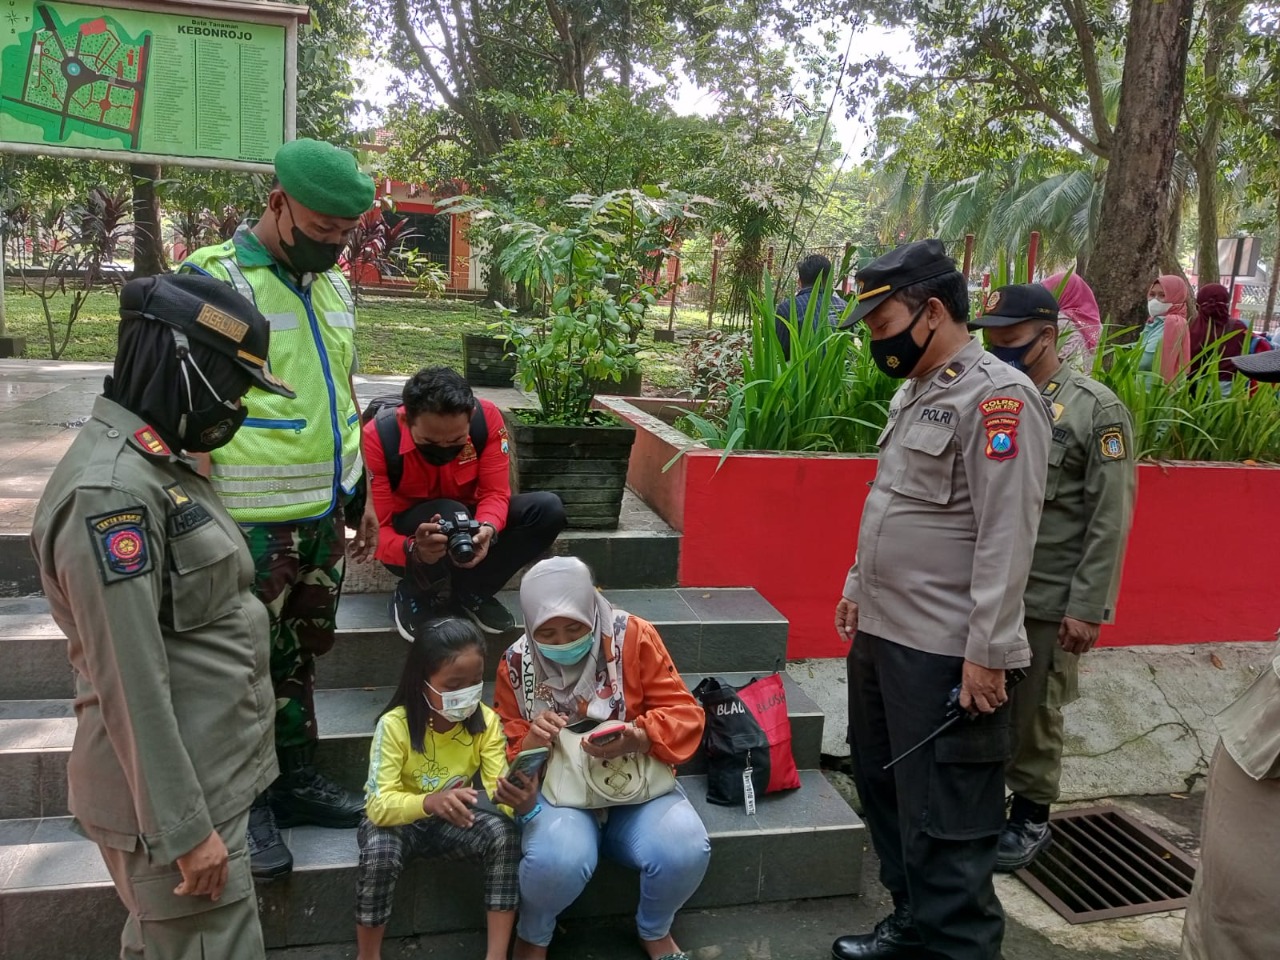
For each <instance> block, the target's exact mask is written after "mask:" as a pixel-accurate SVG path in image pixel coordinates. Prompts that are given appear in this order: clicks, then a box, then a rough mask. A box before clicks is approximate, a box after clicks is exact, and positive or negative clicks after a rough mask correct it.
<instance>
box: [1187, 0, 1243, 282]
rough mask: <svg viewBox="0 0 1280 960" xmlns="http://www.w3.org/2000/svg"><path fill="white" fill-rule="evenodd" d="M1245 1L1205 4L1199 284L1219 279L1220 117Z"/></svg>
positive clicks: (1198, 151)
mask: <svg viewBox="0 0 1280 960" xmlns="http://www.w3.org/2000/svg"><path fill="white" fill-rule="evenodd" d="M1243 11H1244V0H1210V2H1208V3H1206V4H1205V8H1204V12H1205V20H1206V30H1205V46H1204V86H1205V105H1204V107H1205V112H1204V122H1203V123H1202V124H1201V128H1200V130H1199V131H1198V132H1199V136H1200V142H1199V144H1198V145H1197V147H1196V151H1195V155H1194V157H1193V158H1192V162H1193V164H1194V165H1195V171H1196V185H1197V187H1198V190H1199V197H1198V202H1197V207H1198V210H1199V216H1200V236H1199V238H1198V239H1199V243H1198V245H1197V248H1196V250H1197V252H1196V273H1197V274H1198V275H1199V278H1200V283H1202V284H1203V283H1217V282H1218V225H1219V224H1218V196H1219V192H1220V184H1221V178H1220V176H1219V174H1218V152H1219V145H1220V141H1221V140H1222V118H1223V114H1224V113H1225V111H1226V106H1227V103H1226V97H1227V93H1228V92H1229V90H1230V87H1231V73H1232V66H1233V64H1232V60H1231V50H1230V46H1231V35H1232V34H1233V33H1234V32H1235V31H1236V29H1237V27H1238V26H1239V24H1240V15H1241V14H1242V13H1243Z"/></svg>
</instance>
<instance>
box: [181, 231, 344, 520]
mask: <svg viewBox="0 0 1280 960" xmlns="http://www.w3.org/2000/svg"><path fill="white" fill-rule="evenodd" d="M189 263H190V264H191V265H192V266H193V267H196V268H198V269H202V270H205V271H206V272H210V273H211V274H212V275H213V276H215V277H218V278H219V279H224V280H225V281H226V282H228V283H229V284H230V285H231V286H232V287H233V288H235V290H236V291H237V292H238V293H240V294H241V295H242V296H244V297H246V299H249V300H251V301H252V302H253V303H254V304H256V306H257V307H258V309H259V310H260V311H261V312H262V313H263V315H264V316H266V317H267V318H268V319H269V321H270V323H271V349H270V354H269V358H268V359H269V364H270V368H271V371H272V372H273V373H274V374H275V375H276V376H277V377H279V378H280V379H282V380H284V381H286V382H288V383H289V384H290V385H291V386H292V387H293V388H294V391H295V392H296V393H297V395H298V396H297V399H296V400H286V399H284V398H283V397H277V396H276V395H275V394H272V393H268V392H267V391H264V390H257V389H253V390H250V391H249V393H248V394H247V395H246V396H245V401H244V402H245V405H246V406H247V407H248V408H249V419H248V420H246V421H245V424H244V426H242V427H241V428H240V430H239V431H237V433H236V435H235V437H233V438H232V440H231V442H230V443H229V444H227V445H226V446H225V447H220V448H219V449H217V450H215V451H214V452H213V454H212V459H213V469H212V473H211V477H210V479H211V480H212V482H213V486H214V489H215V490H217V492H218V495H219V496H220V497H221V498H222V501H223V503H224V504H225V505H226V507H227V509H228V510H229V511H230V512H231V515H232V516H233V517H234V518H235V519H236V521H237V522H239V523H245V524H252V523H287V522H291V521H301V520H312V519H317V518H320V517H323V516H326V515H327V514H329V513H330V512H331V511H332V510H334V509H335V508H336V507H337V506H338V505H339V504H340V502H341V499H342V496H343V494H344V493H350V492H351V491H352V490H353V489H354V487H355V485H356V482H357V481H358V480H359V479H360V474H361V471H362V470H363V462H362V460H361V457H360V420H359V414H358V412H357V410H356V404H355V399H354V397H353V396H352V395H351V389H350V385H349V384H350V380H349V377H350V371H351V368H352V365H353V364H354V361H355V310H354V304H353V303H352V302H351V293H350V290H348V289H347V287H346V284H345V282H344V281H343V278H342V277H341V275H337V271H336V270H334V271H330V272H327V273H325V274H322V275H320V276H318V277H316V279H315V280H314V281H313V283H312V284H311V287H310V288H309V290H307V291H305V292H304V291H301V290H298V289H296V288H294V287H293V286H292V284H291V283H289V282H288V281H287V280H283V279H281V278H280V277H279V276H277V274H276V272H275V270H274V269H273V268H271V267H269V266H262V267H245V266H241V265H240V263H238V262H237V261H236V259H235V247H234V244H232V243H225V244H221V245H219V246H216V247H206V248H204V249H201V250H197V251H195V252H194V253H193V254H192V255H191V257H190V260H189Z"/></svg>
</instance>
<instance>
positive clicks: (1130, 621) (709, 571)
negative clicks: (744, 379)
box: [611, 404, 1280, 659]
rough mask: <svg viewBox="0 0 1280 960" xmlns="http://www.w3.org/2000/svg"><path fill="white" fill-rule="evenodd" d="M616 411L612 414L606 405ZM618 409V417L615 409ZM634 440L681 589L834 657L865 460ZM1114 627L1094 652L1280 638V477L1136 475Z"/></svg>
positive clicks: (646, 423) (1232, 472)
mask: <svg viewBox="0 0 1280 960" xmlns="http://www.w3.org/2000/svg"><path fill="white" fill-rule="evenodd" d="M611 405H612V404H611ZM615 409H616V408H615ZM619 412H622V413H623V414H624V415H626V416H627V417H628V419H631V420H633V421H635V422H636V424H637V427H639V429H638V431H637V434H636V444H635V448H634V449H633V451H632V454H631V466H630V470H629V473H628V477H627V479H628V483H629V484H630V485H631V486H632V488H633V489H635V491H636V492H637V493H638V494H639V495H640V496H641V497H643V498H644V500H645V501H646V502H647V503H649V504H650V505H652V506H653V507H654V509H655V510H657V511H658V513H660V514H661V515H662V516H663V517H664V518H665V519H666V520H667V522H668V523H670V524H671V525H672V526H674V527H675V528H676V529H678V530H681V531H682V532H683V534H684V539H683V541H682V543H681V548H680V583H681V584H682V585H683V586H692V587H742V586H750V587H755V588H756V589H757V590H758V591H760V593H761V594H762V595H763V596H764V597H765V599H767V600H768V601H769V602H770V603H772V604H773V605H774V606H775V607H777V608H778V609H779V610H780V611H781V612H782V613H783V614H784V615H785V616H786V617H787V619H788V620H789V621H790V622H791V633H790V636H791V640H790V644H789V647H788V654H789V656H790V657H792V658H793V659H794V658H800V657H833V656H842V655H843V654H844V653H845V650H846V649H847V648H846V647H845V645H844V644H843V643H841V642H840V641H839V640H838V639H837V638H836V635H835V630H834V628H833V626H832V620H833V616H834V611H835V605H836V601H837V600H838V599H839V597H840V590H841V588H842V587H843V586H844V578H845V573H846V572H847V571H848V569H849V564H850V563H852V561H853V556H854V551H855V548H856V540H857V531H858V523H859V520H860V519H861V516H862V507H863V504H864V503H865V502H866V497H867V491H868V484H869V483H870V482H871V480H872V479H873V478H874V477H875V469H876V461H875V459H874V458H870V457H845V456H831V455H810V456H806V455H795V454H787V455H781V454H767V453H762V454H735V455H734V456H732V457H730V458H728V459H727V460H726V461H725V463H724V465H723V467H721V468H720V470H719V471H717V470H716V465H717V464H718V463H719V461H720V454H719V453H716V452H711V451H705V450H697V451H690V452H689V453H688V454H686V455H685V456H684V457H683V458H681V460H679V461H678V462H677V464H676V465H675V466H674V467H672V469H671V470H669V471H668V472H666V473H663V472H662V467H663V465H664V464H665V463H667V462H668V461H669V460H670V459H671V458H672V457H673V456H674V455H675V454H676V452H678V451H679V450H680V449H681V448H682V447H683V446H684V443H685V441H682V439H681V437H680V435H679V434H677V433H676V432H675V431H673V430H672V429H671V428H669V427H667V426H666V425H665V424H663V423H662V422H661V421H659V420H657V419H656V418H654V417H651V416H648V415H646V414H643V413H639V412H638V411H635V412H634V413H628V412H627V411H625V410H620V411H619ZM1138 469H1139V473H1138V503H1137V508H1136V512H1135V516H1134V526H1133V533H1132V535H1131V536H1130V538H1129V550H1128V554H1127V556H1126V559H1125V568H1124V577H1123V579H1122V581H1121V588H1120V600H1119V603H1118V606H1117V614H1118V615H1117V620H1116V623H1115V625H1114V626H1110V627H1104V628H1103V632H1102V643H1103V644H1104V645H1110V646H1128V645H1134V644H1176V643H1205V642H1210V641H1240V640H1258V641H1262V640H1270V639H1272V638H1274V637H1275V635H1276V629H1277V627H1280V603H1277V600H1276V596H1275V593H1274V588H1273V586H1272V583H1271V573H1272V563H1271V557H1272V556H1273V551H1272V550H1271V549H1269V544H1268V543H1267V541H1266V538H1267V524H1266V521H1265V520H1264V519H1261V518H1264V517H1266V516H1267V515H1268V513H1269V512H1270V511H1271V510H1272V509H1274V505H1276V504H1280V468H1276V467H1262V466H1243V465H1236V464H1230V465H1227V464H1221V465H1219V464H1172V465H1164V466H1158V465H1153V464H1143V465H1141V466H1140V467H1139V468H1138Z"/></svg>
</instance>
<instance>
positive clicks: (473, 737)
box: [364, 704, 507, 827]
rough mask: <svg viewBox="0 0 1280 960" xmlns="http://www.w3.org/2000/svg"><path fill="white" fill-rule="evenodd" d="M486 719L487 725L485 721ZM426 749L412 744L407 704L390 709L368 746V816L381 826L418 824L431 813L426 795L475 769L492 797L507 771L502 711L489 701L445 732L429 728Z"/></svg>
mask: <svg viewBox="0 0 1280 960" xmlns="http://www.w3.org/2000/svg"><path fill="white" fill-rule="evenodd" d="M482 724H483V726H482ZM423 747H424V748H425V752H424V753H419V752H418V751H416V750H414V749H413V746H412V744H411V743H410V741H409V724H408V721H407V719H406V717H405V712H404V707H396V708H395V709H394V710H391V711H390V712H388V713H387V714H385V715H384V716H383V717H382V718H381V719H380V720H379V721H378V726H377V728H376V729H375V730H374V732H373V743H372V744H371V745H370V747H369V779H368V781H367V782H366V783H365V787H364V794H365V801H366V802H365V815H366V816H368V818H369V819H370V820H372V821H373V822H374V823H375V824H377V825H378V826H380V827H394V826H400V825H401V824H406V823H413V822H414V821H415V820H421V819H422V818H423V817H425V816H426V814H425V813H423V812H422V798H423V797H424V796H426V795H427V794H429V793H437V792H439V791H441V790H448V789H449V788H451V787H456V786H465V785H467V784H469V783H470V782H471V778H472V777H474V776H475V774H476V771H477V770H479V771H480V780H481V782H482V783H483V785H484V790H485V792H486V793H487V794H488V795H489V797H490V799H492V797H493V794H494V791H495V790H496V789H497V785H498V778H499V777H501V776H503V775H504V774H505V773H506V772H507V754H506V747H507V738H506V736H505V735H504V734H503V732H502V723H501V721H499V720H498V715H497V714H496V713H494V712H493V711H492V710H490V709H489V708H488V707H487V706H485V705H484V704H481V705H480V714H479V716H478V717H473V718H472V720H470V721H468V722H466V723H459V724H457V725H456V726H455V727H454V728H453V729H452V730H449V731H446V732H445V733H436V731H435V730H433V729H432V728H431V727H430V726H428V727H427V735H426V739H425V741H424V743H423Z"/></svg>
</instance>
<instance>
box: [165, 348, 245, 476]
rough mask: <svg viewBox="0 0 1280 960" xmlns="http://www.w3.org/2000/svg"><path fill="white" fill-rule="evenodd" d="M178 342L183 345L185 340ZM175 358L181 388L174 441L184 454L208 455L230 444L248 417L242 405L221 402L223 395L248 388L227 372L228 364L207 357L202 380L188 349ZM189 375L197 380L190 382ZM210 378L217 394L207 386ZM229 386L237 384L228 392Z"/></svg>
mask: <svg viewBox="0 0 1280 960" xmlns="http://www.w3.org/2000/svg"><path fill="white" fill-rule="evenodd" d="M179 342H180V343H183V344H185V338H183V339H182V341H179ZM178 356H179V368H180V370H181V374H182V381H183V387H184V388H185V389H184V390H183V391H182V394H181V399H180V400H179V403H180V404H181V407H182V409H183V413H182V416H181V417H179V418H178V441H179V443H181V445H182V449H183V450H186V451H187V452H188V453H208V452H209V451H210V450H216V449H218V447H221V446H225V445H226V444H228V443H230V442H231V438H232V437H234V436H235V435H236V431H237V430H239V429H240V427H241V425H242V424H243V423H244V421H245V418H246V417H248V416H249V411H248V409H247V408H246V407H245V406H244V405H243V404H241V405H239V406H236V405H235V403H234V402H233V401H231V400H225V399H223V395H224V394H226V395H231V394H235V395H236V396H239V395H241V394H243V393H244V390H245V388H246V387H247V385H248V384H247V378H246V377H244V376H243V375H242V374H239V373H231V372H229V371H228V369H227V368H228V367H230V365H231V364H230V362H229V361H219V360H215V359H214V358H212V357H208V356H206V358H205V361H206V363H208V364H209V365H210V371H209V375H208V376H206V375H205V371H204V370H203V369H202V368H201V365H200V364H199V363H197V362H196V359H195V357H193V356H192V355H191V353H190V347H189V346H185V345H184V346H180V348H179V351H178ZM192 371H194V372H195V374H196V378H197V379H196V380H195V381H194V382H193V380H192V376H191V373H192ZM210 377H212V378H213V379H214V380H217V381H218V382H219V383H221V384H222V391H221V392H219V390H218V388H217V387H215V386H214V385H213V383H211V382H210ZM232 378H234V379H232ZM237 381H239V382H237ZM232 383H237V388H232V387H231V386H230V385H231V384H232ZM197 404H199V406H197Z"/></svg>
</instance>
